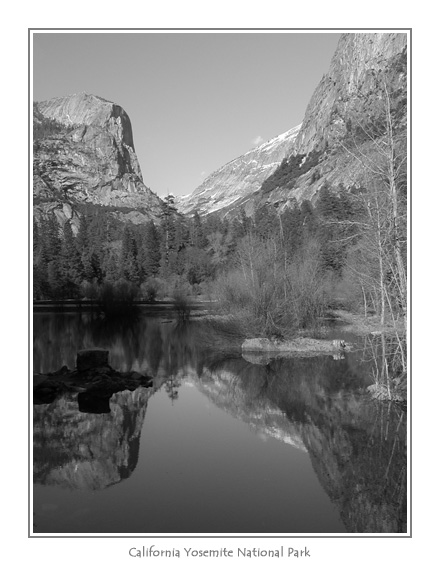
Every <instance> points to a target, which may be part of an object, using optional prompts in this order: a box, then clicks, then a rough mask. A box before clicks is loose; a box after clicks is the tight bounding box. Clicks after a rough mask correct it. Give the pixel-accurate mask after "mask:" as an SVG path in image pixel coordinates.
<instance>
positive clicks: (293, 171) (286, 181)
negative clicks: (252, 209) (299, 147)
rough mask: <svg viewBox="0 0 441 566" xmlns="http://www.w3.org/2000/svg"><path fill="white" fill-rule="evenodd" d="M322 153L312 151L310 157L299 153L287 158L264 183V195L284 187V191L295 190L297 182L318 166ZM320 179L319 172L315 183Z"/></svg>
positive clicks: (262, 189) (262, 188)
mask: <svg viewBox="0 0 441 566" xmlns="http://www.w3.org/2000/svg"><path fill="white" fill-rule="evenodd" d="M321 155H322V153H321V152H320V151H314V150H313V151H311V152H310V153H308V155H306V154H304V153H297V154H294V155H291V156H290V157H285V158H284V159H283V160H282V162H281V163H280V165H279V166H278V167H277V169H276V170H275V171H274V172H273V173H272V174H271V175H270V176H269V177H268V178H267V179H265V181H264V182H263V183H262V187H261V191H262V193H264V194H267V193H270V192H271V191H272V190H274V189H276V188H278V187H283V188H284V189H293V188H294V187H295V184H296V180H297V179H298V178H299V177H300V176H301V175H305V174H306V173H308V171H309V170H310V169H312V168H313V167H315V166H316V165H318V162H319V159H320V157H321ZM318 179H319V175H318V172H317V173H316V174H315V177H314V181H316V180H318Z"/></svg>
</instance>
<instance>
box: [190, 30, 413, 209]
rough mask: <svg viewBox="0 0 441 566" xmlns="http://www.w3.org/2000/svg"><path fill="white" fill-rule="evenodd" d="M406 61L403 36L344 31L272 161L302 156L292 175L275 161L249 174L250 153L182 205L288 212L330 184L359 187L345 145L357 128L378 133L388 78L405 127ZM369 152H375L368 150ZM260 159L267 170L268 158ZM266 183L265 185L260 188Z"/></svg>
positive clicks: (355, 167)
mask: <svg viewBox="0 0 441 566" xmlns="http://www.w3.org/2000/svg"><path fill="white" fill-rule="evenodd" d="M406 65H407V35H406V34H404V33H401V34H400V33H360V34H353V33H348V34H342V36H341V38H340V41H339V44H338V46H337V49H336V52H335V54H334V56H333V58H332V61H331V65H330V69H329V72H328V73H327V74H326V75H325V76H324V77H323V78H322V80H321V81H320V83H319V85H318V86H317V88H316V90H315V91H314V93H313V95H312V97H311V100H310V102H309V104H308V107H307V109H306V113H305V117H304V120H303V122H302V124H301V127H300V128H298V129H297V128H295V129H294V130H291V132H292V137H291V139H290V142H291V143H290V144H289V145H287V146H285V147H284V150H283V152H280V153H279V154H278V155H277V158H275V159H274V161H277V159H280V161H281V160H282V158H283V157H287V156H290V155H292V156H298V157H299V159H298V160H297V164H296V168H295V169H294V168H293V171H292V175H291V177H289V178H288V179H286V177H285V179H284V181H283V182H278V180H277V172H278V167H277V166H274V167H271V168H270V167H268V169H266V170H265V172H266V175H265V174H263V171H262V174H261V175H260V176H259V177H258V178H257V176H256V177H249V176H248V175H247V173H246V169H245V168H244V167H243V165H244V164H245V161H246V159H245V158H246V157H247V156H249V154H246V156H243V157H241V158H239V159H238V160H235V161H233V162H231V163H230V164H227V165H225V166H224V167H222V168H221V169H219V170H218V171H216V172H215V173H213V174H212V175H211V176H210V177H208V179H207V180H206V181H205V182H204V184H203V185H201V186H200V187H199V188H197V189H196V190H195V191H194V193H193V194H192V195H190V197H187V198H186V199H185V200H184V202H183V203H182V207H183V210H184V211H185V212H188V211H191V210H192V209H199V212H202V213H211V212H221V213H222V214H234V213H235V212H236V213H237V208H238V207H242V206H243V207H244V208H245V211H246V213H247V214H248V215H251V214H252V213H253V211H254V210H255V209H256V207H258V206H261V205H263V204H266V203H270V204H273V205H275V206H277V207H278V208H279V210H283V208H284V207H285V206H289V203H290V201H293V200H294V199H295V200H297V201H299V202H301V201H303V200H306V199H308V200H312V201H314V198H315V196H316V195H317V193H318V192H319V190H320V188H321V187H322V186H323V185H324V184H325V183H326V184H327V185H328V186H330V187H331V188H332V187H337V186H338V185H340V186H343V187H346V188H347V187H349V186H351V185H353V184H354V180H355V179H356V178H357V176H358V175H359V174H360V162H359V161H358V160H357V159H355V158H354V157H353V156H351V155H350V154H349V153H348V152H347V151H345V150H344V149H343V148H342V142H343V141H344V140H348V139H349V138H351V137H353V136H354V132H355V131H356V129H357V128H358V129H361V130H363V129H365V130H370V131H371V132H372V127H373V125H374V123H375V120H377V119H378V117H379V116H378V109H379V107H380V106H381V105H382V104H383V106H384V96H385V95H384V88H383V86H384V82H386V83H387V88H388V92H389V95H390V97H391V101H392V104H393V106H394V109H400V114H401V118H400V120H401V127H402V128H403V129H405V128H406V121H405V120H406V108H407V86H406V81H407V68H406ZM373 135H374V136H375V134H373ZM281 137H282V136H279V138H281ZM275 139H276V140H277V139H278V138H275ZM362 143H366V140H362ZM262 147H263V146H262ZM259 149H260V148H257V149H256V150H255V151H256V154H255V155H253V156H252V157H251V156H250V158H251V159H255V160H256V162H255V164H254V165H253V167H254V168H255V170H261V165H260V161H259V160H260V159H261V158H262V157H263V156H265V152H263V151H257V150H259ZM364 150H365V151H366V152H367V153H369V151H370V149H369V148H368V147H365V148H364ZM250 153H251V152H250ZM311 155H313V156H314V158H313V159H311V158H310V157H311ZM300 158H301V159H300ZM262 163H263V167H264V166H265V163H266V162H265V161H263V162H262ZM279 163H280V162H279ZM299 163H300V165H298V164H299ZM247 166H248V164H247ZM274 176H276V178H275V179H274V182H271V186H270V187H269V181H271V180H272V179H273V177H274ZM265 180H266V186H265V185H264V187H262V188H261V187H259V183H260V185H262V183H263V181H265ZM235 187H237V189H235ZM235 209H236V210H235Z"/></svg>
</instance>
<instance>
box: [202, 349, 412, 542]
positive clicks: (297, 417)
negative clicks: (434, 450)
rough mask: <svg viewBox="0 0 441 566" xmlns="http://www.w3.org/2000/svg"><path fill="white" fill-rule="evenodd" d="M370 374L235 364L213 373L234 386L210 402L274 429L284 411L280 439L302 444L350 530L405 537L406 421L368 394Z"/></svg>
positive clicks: (287, 363) (326, 366)
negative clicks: (296, 439)
mask: <svg viewBox="0 0 441 566" xmlns="http://www.w3.org/2000/svg"><path fill="white" fill-rule="evenodd" d="M357 367H358V369H359V372H356V371H354V369H355V368H357ZM368 369H369V368H367V367H366V365H364V364H363V363H361V362H360V361H359V362H358V363H357V362H356V361H355V360H354V359H352V360H350V362H349V360H348V359H342V360H338V361H335V360H333V359H332V357H326V356H325V357H319V358H306V359H295V360H273V361H271V362H270V363H268V364H266V365H261V366H259V365H254V364H250V363H247V362H246V361H244V360H236V361H233V360H230V361H229V362H227V363H225V364H224V366H223V367H220V366H218V367H217V368H216V369H215V371H214V372H213V379H214V380H219V379H220V380H222V376H223V379H224V380H228V379H229V377H228V376H230V375H232V376H233V377H232V378H230V380H229V381H230V382H229V386H228V387H227V386H224V387H219V388H218V394H217V395H215V394H213V392H211V394H210V396H211V397H212V399H213V400H214V401H215V402H217V403H218V404H219V405H222V406H223V407H224V408H228V405H229V410H230V412H235V413H236V414H237V415H239V414H240V413H241V412H243V411H244V412H246V411H248V414H249V415H251V414H252V413H253V415H254V417H255V416H256V412H257V413H258V412H259V411H260V412H261V414H259V415H258V418H259V421H260V422H261V423H263V425H265V423H267V424H268V426H269V427H274V419H272V416H273V415H274V414H275V410H276V409H279V410H281V412H282V413H283V414H284V415H285V422H278V423H277V426H279V427H280V436H281V437H282V436H284V435H285V436H286V434H291V435H292V436H293V437H294V436H295V435H298V437H299V438H300V439H301V441H302V442H303V445H304V446H305V447H306V449H307V450H308V452H309V455H310V457H311V461H312V464H313V467H314V469H315V472H316V474H317V476H318V478H319V480H320V482H321V484H322V486H323V487H324V488H325V490H326V492H327V493H328V495H329V496H330V498H331V499H332V500H333V501H334V502H335V504H336V505H337V506H338V508H339V510H340V514H341V518H342V520H343V522H344V524H345V526H346V528H347V530H348V532H362V533H367V532H373V533H375V532H378V533H384V532H390V533H399V532H405V531H406V492H407V486H406V470H407V467H406V466H407V457H406V454H407V446H406V415H405V413H404V412H402V411H401V409H400V408H399V407H397V406H396V405H394V404H387V405H384V404H381V403H378V402H375V401H373V400H372V399H371V398H370V397H369V396H367V395H366V394H365V393H364V390H365V385H366V383H369V379H370V376H369V371H368ZM360 373H361V374H362V375H361V376H360ZM206 379H208V377H206ZM227 399H228V400H227ZM239 407H240V408H239ZM288 423H291V424H292V425H294V426H293V427H291V428H289V425H288Z"/></svg>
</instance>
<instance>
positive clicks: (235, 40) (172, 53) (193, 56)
mask: <svg viewBox="0 0 441 566" xmlns="http://www.w3.org/2000/svg"><path fill="white" fill-rule="evenodd" d="M339 37H340V33H312V32H303V33H302V32H293V31H292V32H288V33H282V32H270V33H265V32H243V31H242V32H239V33H232V32H222V33H221V32H213V31H212V32H208V31H207V32H199V33H196V32H190V33H184V32H174V33H173V32H157V33H153V32H147V31H143V32H141V33H136V32H134V31H131V32H124V33H117V32H102V33H97V32H90V33H88V32H68V31H65V32H49V31H46V32H44V31H42V32H34V33H33V38H32V39H33V41H32V56H33V74H32V86H33V100H34V101H42V100H48V99H50V98H54V97H60V96H67V95H69V94H74V93H79V92H86V93H88V94H95V95H98V96H101V97H103V98H105V99H107V100H110V101H112V102H115V103H116V104H119V105H120V106H122V108H124V110H125V111H126V112H127V114H128V115H129V118H130V121H131V123H132V130H133V137H134V144H135V151H136V154H137V156H138V160H139V163H140V166H141V170H142V174H143V179H144V183H145V184H146V185H147V186H148V187H149V188H150V189H151V190H153V191H154V192H155V193H157V194H158V195H160V196H162V197H163V196H165V195H167V194H168V193H172V194H174V195H185V194H189V193H191V192H192V191H193V190H194V189H196V188H197V187H198V186H199V185H200V184H201V183H202V182H203V180H204V179H205V178H206V177H207V176H208V175H209V174H210V173H212V172H213V171H215V170H216V169H218V168H219V167H221V166H222V165H224V164H225V163H228V162H229V161H231V160H232V159H235V158H236V157H239V156H240V155H242V154H243V153H246V152H247V151H249V150H250V149H252V148H253V147H254V146H256V145H259V144H260V143H263V142H264V141H267V140H268V139H271V138H272V137H274V136H277V135H279V134H281V133H283V132H285V131H287V130H289V129H290V128H293V127H294V126H297V125H298V124H300V123H301V121H302V120H303V117H304V114H305V110H306V107H307V104H308V102H309V99H310V97H311V95H312V93H313V92H314V89H315V87H316V86H317V85H318V83H319V81H320V79H321V78H322V76H323V75H324V74H325V73H326V72H327V71H328V68H329V64H330V61H331V58H332V55H333V54H334V51H335V49H336V46H337V43H338V39H339Z"/></svg>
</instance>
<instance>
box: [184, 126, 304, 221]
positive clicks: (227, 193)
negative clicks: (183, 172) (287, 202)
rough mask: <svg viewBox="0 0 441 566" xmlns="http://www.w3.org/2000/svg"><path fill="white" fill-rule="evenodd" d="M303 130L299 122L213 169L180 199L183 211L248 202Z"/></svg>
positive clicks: (207, 210)
mask: <svg viewBox="0 0 441 566" xmlns="http://www.w3.org/2000/svg"><path fill="white" fill-rule="evenodd" d="M299 130H300V126H296V127H295V128H292V129H291V130H288V131H287V132H285V133H283V134H281V135H279V136H277V137H275V138H273V139H271V140H269V141H267V142H265V143H263V144H261V145H259V146H258V147H256V148H254V149H252V150H250V151H248V152H247V153H245V154H244V155H241V156H240V157H238V158H237V159H234V160H233V161H230V162H229V163H227V164H226V165H224V166H223V167H221V168H220V169H218V170H217V171H215V172H214V173H212V174H211V175H210V176H209V177H207V178H206V179H205V181H204V182H203V183H202V185H200V186H199V187H198V188H197V189H196V190H195V191H194V192H193V193H192V194H191V195H187V196H185V197H181V198H178V199H177V205H178V208H179V210H180V212H183V213H184V214H191V213H193V212H195V211H197V212H198V213H199V214H208V213H211V212H216V211H220V210H227V209H230V208H233V207H235V206H238V204H239V203H240V204H243V203H244V202H246V201H247V200H248V199H249V198H250V197H251V195H253V194H254V193H255V192H256V191H258V190H259V189H260V187H261V186H262V183H263V181H264V180H265V179H266V178H267V177H268V176H269V175H271V173H272V172H273V171H274V170H275V169H276V168H277V167H278V165H280V163H281V161H282V159H283V158H284V157H286V156H287V155H290V154H291V153H292V151H293V148H294V143H295V140H296V137H297V134H298V133H299Z"/></svg>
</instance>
